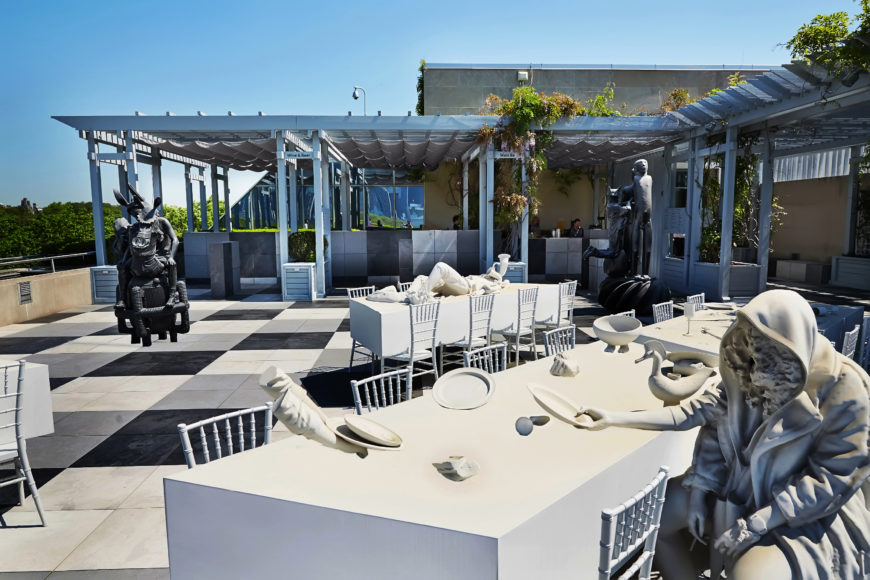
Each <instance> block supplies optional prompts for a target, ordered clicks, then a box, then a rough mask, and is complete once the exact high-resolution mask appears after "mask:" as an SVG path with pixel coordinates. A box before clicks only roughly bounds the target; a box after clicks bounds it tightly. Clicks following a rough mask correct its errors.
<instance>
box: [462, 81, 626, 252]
mask: <svg viewBox="0 0 870 580" xmlns="http://www.w3.org/2000/svg"><path fill="white" fill-rule="evenodd" d="M480 113H481V114H484V115H498V116H499V119H498V121H496V123H495V126H492V127H490V126H489V125H484V126H483V127H481V128H480V130H479V131H478V133H477V142H478V143H481V144H489V143H492V144H493V145H494V146H495V147H497V148H499V149H500V150H501V151H505V152H513V153H515V154H517V155H519V156H521V157H524V158H525V160H526V161H525V177H526V180H525V183H523V172H522V167H521V166H519V164H517V163H513V162H511V163H504V162H500V163H498V164H497V165H496V176H495V184H494V185H495V187H494V204H495V221H496V222H497V224H498V226H500V227H502V228H507V229H509V230H510V235H509V236H508V245H507V248H506V250H507V251H508V252H510V253H512V254H515V253H516V246H517V244H518V241H519V233H520V231H519V223H520V222H521V220H522V217H523V214H524V213H525V212H526V209H527V208H528V210H529V213H530V214H531V215H537V213H538V208H539V207H540V205H541V202H540V200H539V199H538V198H537V191H538V181H539V180H540V175H541V172H542V171H544V170H545V169H546V168H547V158H546V151H547V149H549V147H550V146H552V144H553V133H552V132H551V131H549V130H548V128H549V127H550V126H551V125H552V124H553V123H555V122H556V121H558V120H559V119H562V118H573V117H576V116H582V115H589V116H595V117H603V116H616V115H619V112H618V111H616V110H615V109H613V85H612V84H609V85H607V87H605V89H604V91H603V92H602V94H599V95H595V96H594V97H592V98H591V99H589V100H588V101H587V106H584V105H583V103H582V102H580V101H578V100H575V99H573V98H571V97H569V96H568V95H564V94H562V93H553V94H552V95H546V94H544V93H542V92H541V93H539V92H538V91H537V90H535V88H534V87H530V86H529V87H517V88H515V89H514V91H513V96H512V98H511V99H510V100H503V99H501V98H500V97H498V96H496V95H489V96H488V97H487V98H486V101H485V103H484V105H483V107H482V108H481V110H480ZM557 179H558V177H557ZM566 179H570V178H567V177H566ZM568 185H570V184H568ZM565 190H566V191H567V186H566V187H565ZM560 191H561V189H560Z"/></svg>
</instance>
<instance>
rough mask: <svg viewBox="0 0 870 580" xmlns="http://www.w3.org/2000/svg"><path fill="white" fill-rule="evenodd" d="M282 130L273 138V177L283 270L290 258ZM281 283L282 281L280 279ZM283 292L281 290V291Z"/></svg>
mask: <svg viewBox="0 0 870 580" xmlns="http://www.w3.org/2000/svg"><path fill="white" fill-rule="evenodd" d="M283 153H284V131H278V134H277V139H275V157H276V158H277V159H278V172H277V175H276V177H275V179H276V181H277V182H278V183H277V186H278V187H277V189H278V267H279V268H281V270H280V271H281V272H283V266H282V265H283V264H286V263H287V262H288V261H289V259H290V250H289V245H288V242H287V236H288V232H287V162H286V161H284V160H283V158H284V155H283ZM281 283H282V284H283V283H284V281H283V280H282V281H281ZM282 293H283V292H282Z"/></svg>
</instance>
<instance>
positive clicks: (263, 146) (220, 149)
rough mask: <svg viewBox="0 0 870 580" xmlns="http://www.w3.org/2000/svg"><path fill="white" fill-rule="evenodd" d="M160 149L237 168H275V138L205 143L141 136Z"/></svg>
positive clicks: (267, 169)
mask: <svg viewBox="0 0 870 580" xmlns="http://www.w3.org/2000/svg"><path fill="white" fill-rule="evenodd" d="M142 142H143V143H147V144H149V145H153V146H155V147H157V148H158V149H160V150H161V151H168V152H171V153H176V154H178V155H183V156H185V157H191V158H193V159H197V160H199V161H203V162H205V163H211V164H214V165H219V166H223V167H229V168H231V169H237V170H240V171H274V170H275V166H276V153H275V147H276V143H275V139H252V140H247V141H235V142H229V141H218V142H216V143H206V142H204V141H193V142H191V143H178V142H175V141H164V140H156V139H155V140H153V141H151V140H149V139H143V140H142Z"/></svg>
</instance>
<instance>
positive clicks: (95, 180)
mask: <svg viewBox="0 0 870 580" xmlns="http://www.w3.org/2000/svg"><path fill="white" fill-rule="evenodd" d="M99 153H100V149H99V146H98V145H97V142H96V141H95V140H94V134H93V132H92V131H88V165H89V167H90V173H91V205H92V207H93V214H94V249H95V250H96V252H97V266H105V265H106V225H105V218H104V216H103V182H102V177H101V175H100V162H99V161H98V160H97V155H99Z"/></svg>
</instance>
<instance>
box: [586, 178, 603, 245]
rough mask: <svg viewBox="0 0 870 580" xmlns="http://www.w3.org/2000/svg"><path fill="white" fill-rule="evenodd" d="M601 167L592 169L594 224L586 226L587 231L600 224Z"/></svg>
mask: <svg viewBox="0 0 870 580" xmlns="http://www.w3.org/2000/svg"><path fill="white" fill-rule="evenodd" d="M599 177H600V173H599V166H598V165H596V166H595V167H593V168H592V223H589V224H586V229H587V230H588V229H589V226H591V225H592V224H595V223H598V216H599V215H601V180H600V179H599Z"/></svg>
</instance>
